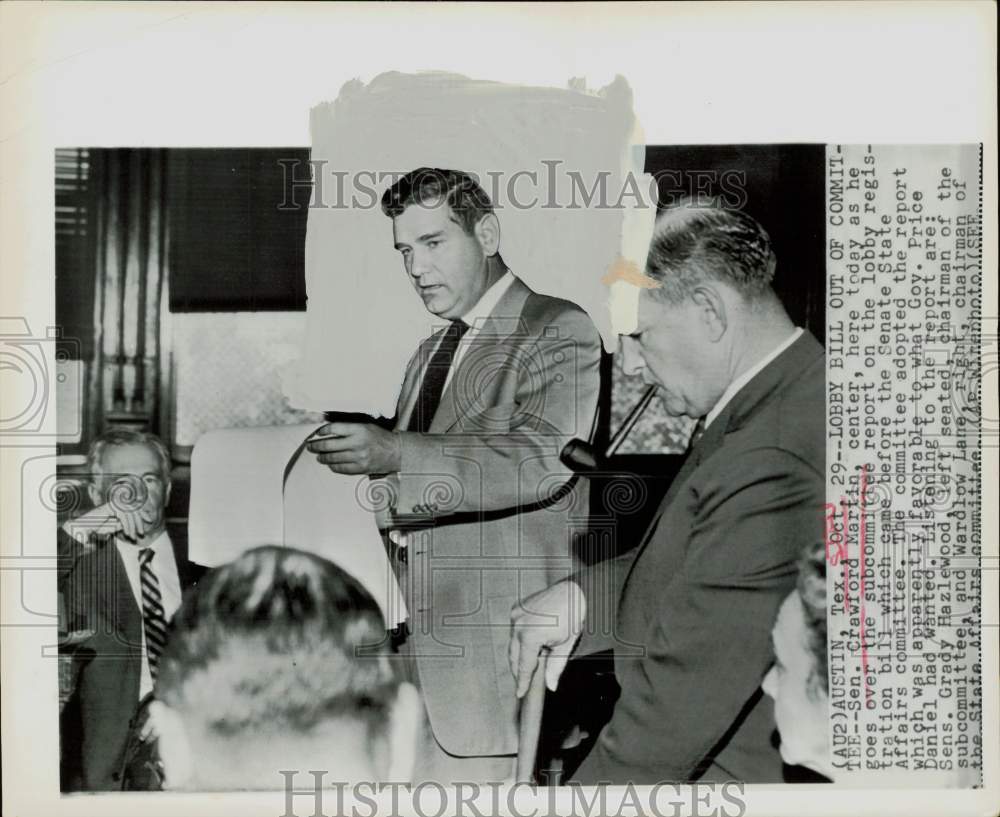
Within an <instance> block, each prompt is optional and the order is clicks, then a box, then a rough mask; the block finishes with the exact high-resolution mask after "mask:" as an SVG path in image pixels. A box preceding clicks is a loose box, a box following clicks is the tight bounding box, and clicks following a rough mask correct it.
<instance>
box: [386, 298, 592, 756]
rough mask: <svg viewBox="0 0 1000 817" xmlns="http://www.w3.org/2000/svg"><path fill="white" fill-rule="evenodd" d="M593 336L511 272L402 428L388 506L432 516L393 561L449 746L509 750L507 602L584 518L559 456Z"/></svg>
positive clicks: (560, 304) (543, 581) (581, 431)
mask: <svg viewBox="0 0 1000 817" xmlns="http://www.w3.org/2000/svg"><path fill="white" fill-rule="evenodd" d="M439 339H440V333H436V334H434V335H432V336H431V337H430V338H428V339H427V340H426V341H425V342H424V343H423V344H422V345H421V348H420V349H419V350H418V353H417V354H415V355H414V357H413V359H412V360H411V361H410V365H409V366H408V368H407V371H406V379H405V381H404V383H403V387H402V390H401V393H400V397H399V405H398V407H397V426H396V427H397V428H398V429H400V430H405V429H406V427H407V424H408V422H409V418H410V415H411V414H412V412H413V410H414V405H415V403H416V401H417V396H418V393H419V390H420V383H421V382H422V379H423V373H424V368H425V366H426V365H427V363H426V362H427V360H429V359H430V358H431V357H432V355H433V351H434V349H436V347H437V343H438V341H439ZM600 358H601V339H600V336H599V335H598V333H597V329H596V328H595V327H594V324H593V322H592V321H591V320H590V318H589V317H588V316H587V314H586V313H585V312H584V311H583V310H582V309H580V308H579V307H578V306H576V305H575V304H572V303H569V302H568V301H564V300H560V299H558V298H552V297H549V296H547V295H540V294H538V293H536V292H533V291H532V290H531V289H529V288H528V287H527V286H526V285H525V284H524V283H522V282H521V280H520V279H515V280H514V282H513V283H512V284H511V286H510V288H509V289H508V290H507V291H506V292H505V293H504V295H503V296H502V297H501V299H500V301H499V302H498V303H497V305H496V307H495V308H494V309H493V311H492V313H491V314H490V317H489V319H488V320H486V321H485V323H484V325H483V326H482V327H481V331H480V332H479V334H478V335H477V336H476V337H475V339H474V340H473V341H472V342H471V343H470V346H469V349H468V351H467V352H466V353H465V355H464V357H463V358H462V359H461V361H460V363H459V364H458V366H457V368H456V369H455V370H454V371H453V372H452V376H451V380H450V382H449V384H448V387H447V388H446V389H445V391H444V393H443V395H442V399H441V403H440V405H439V407H438V410H437V412H436V413H435V415H434V418H433V420H432V422H431V425H430V429H429V431H428V433H426V434H403V435H401V448H402V466H401V468H400V470H399V475H398V485H397V496H396V502H395V509H394V510H395V514H396V516H397V519H398V518H399V515H411V516H412V515H415V514H416V515H420V513H419V512H420V508H421V506H425V505H433V508H432V509H431V511H430V512H429V513H427V514H425V516H426V517H427V521H429V522H431V523H432V524H433V525H434V526H433V527H431V528H429V529H425V530H423V531H420V532H419V533H417V534H415V535H414V536H413V537H411V538H412V539H413V542H412V543H411V545H410V547H409V548H407V551H408V552H407V554H406V556H407V564H405V565H403V564H400V563H399V562H398V561H397V563H396V564H395V565H394V567H395V569H396V572H397V575H398V576H399V578H400V585H401V587H402V589H403V593H404V596H405V598H406V604H407V607H408V610H409V614H410V620H409V625H410V632H411V635H410V639H411V642H412V643H411V645H410V646H411V648H412V650H413V652H414V653H415V655H416V659H417V660H416V664H417V671H418V675H419V680H420V684H421V687H422V691H423V694H424V698H425V701H426V705H427V712H428V715H429V718H430V723H431V727H432V729H433V732H434V737H435V738H436V739H437V741H438V742H439V743H440V744H441V746H443V747H444V749H445V750H446V751H447V752H449V753H451V754H454V755H459V756H486V755H504V754H514V753H515V752H517V712H518V704H517V698H516V696H515V694H514V680H513V677H512V676H511V673H510V667H509V664H508V661H507V645H508V643H509V641H510V612H511V608H512V607H513V605H514V604H515V603H516V602H517V601H518V600H519V599H521V598H523V597H525V596H527V595H530V594H531V593H534V592H537V591H538V590H541V589H543V588H544V587H546V586H548V585H549V584H551V583H552V582H555V581H558V580H559V579H563V578H565V577H566V576H568V575H569V574H570V573H571V572H572V571H573V570H574V569H575V567H576V565H575V564H574V563H573V550H572V532H573V529H574V527H576V528H580V529H581V530H582V529H583V528H584V527H585V524H586V521H587V501H588V498H589V497H588V489H587V483H586V481H577V482H576V483H575V488H576V489H575V490H574V491H573V492H572V493H571V494H570V495H567V496H563V497H562V498H561V499H559V500H554V498H553V497H554V495H555V494H556V492H557V489H559V488H560V487H561V486H565V485H566V484H567V483H569V482H570V479H571V477H572V473H571V472H570V471H569V469H567V468H566V467H565V466H564V465H562V463H561V462H560V461H559V453H560V451H561V450H562V447H563V445H565V443H566V442H567V441H568V440H569V439H570V438H572V437H582V438H584V439H587V438H589V437H590V435H591V433H592V430H593V427H594V421H595V416H596V413H597V395H598V387H599V382H600V374H599V371H600Z"/></svg>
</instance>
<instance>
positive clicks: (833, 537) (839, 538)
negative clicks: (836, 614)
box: [823, 497, 850, 613]
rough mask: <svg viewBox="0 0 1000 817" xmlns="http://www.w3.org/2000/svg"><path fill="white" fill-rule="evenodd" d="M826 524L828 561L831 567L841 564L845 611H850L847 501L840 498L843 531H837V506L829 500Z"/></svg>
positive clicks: (824, 535) (824, 539) (824, 531)
mask: <svg viewBox="0 0 1000 817" xmlns="http://www.w3.org/2000/svg"><path fill="white" fill-rule="evenodd" d="M825 510H826V513H825V516H826V524H825V526H824V529H823V543H824V545H825V546H826V561H827V563H828V564H829V565H830V566H831V567H836V566H837V565H840V572H841V574H842V575H843V578H844V612H845V613H847V612H849V611H850V605H849V604H848V602H849V600H850V590H849V588H850V584H849V581H850V566H849V565H848V564H847V539H846V536H847V501H846V499H845V498H844V497H841V498H840V514H841V524H842V525H843V527H842V528H841V530H842V533H840V534H838V533H837V531H836V525H835V519H836V516H837V506H836V505H834V504H833V503H832V502H827V503H826V506H825Z"/></svg>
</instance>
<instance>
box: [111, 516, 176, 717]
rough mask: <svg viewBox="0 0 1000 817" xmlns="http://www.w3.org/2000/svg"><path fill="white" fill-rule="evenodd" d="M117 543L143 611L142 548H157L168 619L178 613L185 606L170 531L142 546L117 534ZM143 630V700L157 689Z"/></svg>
mask: <svg viewBox="0 0 1000 817" xmlns="http://www.w3.org/2000/svg"><path fill="white" fill-rule="evenodd" d="M115 545H116V546H117V548H118V553H119V554H120V555H121V557H122V563H123V564H124V565H125V573H126V574H127V575H128V583H129V585H130V586H131V588H132V595H134V596H135V603H136V604H137V605H138V606H139V612H140V613H142V578H141V574H140V571H141V570H142V566H141V565H140V563H139V551H141V550H145V549H146V548H147V547H151V548H152V549H153V562H152V565H153V573H154V574H155V575H156V580H157V583H158V584H159V585H160V600H161V602H162V604H163V616H164V620H165V621H167V622H169V621H170V619H171V618H172V617H173V615H174V613H176V612H177V608H178V607H180V606H181V580H180V575H179V574H178V572H177V562H176V561H175V559H174V546H173V544H172V543H171V541H170V537H169V536H168V535H167V532H166V531H164V532H163V533H161V534H160V535H159V536H157V537H156V539H154V540H153V541H152V542H150V543H148V544H147V543H146V542H143V543H142V544H141V545H135V544H133V543H132V542H128V541H125V540H123V539H120V538H117V537H116V538H115ZM140 632H141V634H142V668H141V670H140V673H139V700H142V699H143V698H144V697H145V696H146V694H147V693H149V692H152V691H153V676H152V674H151V673H150V671H149V659H148V658H147V657H146V628H145V627H140Z"/></svg>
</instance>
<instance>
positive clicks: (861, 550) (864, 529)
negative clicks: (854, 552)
mask: <svg viewBox="0 0 1000 817" xmlns="http://www.w3.org/2000/svg"><path fill="white" fill-rule="evenodd" d="M867 493H868V466H867V465H863V466H861V479H860V481H859V485H858V511H859V513H860V514H861V519H860V520H859V525H858V585H859V590H858V596H859V597H860V598H859V601H860V607H861V609H860V614H861V626H860V628H859V632H858V637H859V638H860V639H861V675H862V676H863V679H864V683H865V703H866V704H867V703H868V701H870V700H871V696H872V691H871V689H870V688H869V686H868V641H867V638H866V635H865V544H866V540H867V537H868V526H867V524H866V519H865V494H867Z"/></svg>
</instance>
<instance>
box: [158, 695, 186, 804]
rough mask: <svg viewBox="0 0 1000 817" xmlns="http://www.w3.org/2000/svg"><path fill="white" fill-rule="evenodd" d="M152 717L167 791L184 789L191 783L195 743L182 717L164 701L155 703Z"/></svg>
mask: <svg viewBox="0 0 1000 817" xmlns="http://www.w3.org/2000/svg"><path fill="white" fill-rule="evenodd" d="M149 717H150V718H151V719H152V721H153V729H154V731H155V733H156V736H157V749H158V751H159V753H160V760H161V761H163V774H164V787H165V788H168V789H184V788H186V787H187V786H188V784H189V783H190V781H191V772H192V765H191V742H190V740H189V739H188V734H187V730H185V728H184V721H182V720H181V716H180V715H178V714H177V712H175V711H174V710H173V709H171V708H170V707H169V706H167V705H166V704H165V703H163V702H162V701H152V702H151V703H150V705H149Z"/></svg>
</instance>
